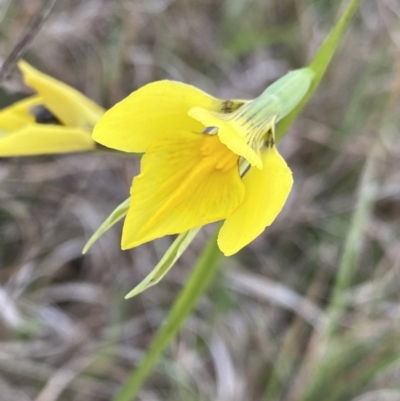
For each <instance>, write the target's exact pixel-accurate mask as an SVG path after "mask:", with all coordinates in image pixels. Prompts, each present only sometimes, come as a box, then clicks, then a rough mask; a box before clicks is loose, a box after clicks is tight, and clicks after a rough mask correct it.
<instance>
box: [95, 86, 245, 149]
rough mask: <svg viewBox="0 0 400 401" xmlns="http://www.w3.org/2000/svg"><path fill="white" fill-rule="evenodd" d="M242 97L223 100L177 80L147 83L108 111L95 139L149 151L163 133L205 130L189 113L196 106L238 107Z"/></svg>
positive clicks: (214, 107) (100, 123)
mask: <svg viewBox="0 0 400 401" xmlns="http://www.w3.org/2000/svg"><path fill="white" fill-rule="evenodd" d="M242 104H243V101H241V100H220V99H216V98H214V97H212V96H210V95H208V94H207V93H205V92H203V91H201V90H200V89H197V88H196V87H194V86H191V85H186V84H183V83H181V82H175V81H167V80H165V81H157V82H153V83H150V84H148V85H145V86H143V87H142V88H140V89H138V90H137V91H135V92H133V93H132V94H130V95H129V96H128V97H127V98H125V99H123V100H122V101H120V102H119V103H117V104H116V105H115V106H114V107H112V108H111V109H110V110H108V111H107V112H106V114H105V115H104V116H103V117H102V119H101V120H100V121H99V122H98V123H97V125H96V126H95V128H94V131H93V139H94V140H95V141H97V142H99V143H101V144H102V145H105V146H107V147H109V148H114V149H118V150H121V151H125V152H139V153H141V152H145V151H146V150H147V148H148V146H149V145H150V143H151V142H152V141H153V140H154V138H155V137H156V136H157V135H159V134H167V135H168V134H170V135H172V136H173V135H174V134H175V132H178V131H181V130H184V131H193V132H202V131H203V130H204V126H203V125H202V124H201V123H200V122H198V121H196V120H194V119H193V118H191V117H189V116H188V111H189V109H191V108H192V107H195V106H199V107H203V108H205V109H207V110H214V111H224V110H228V111H231V110H234V109H236V108H237V107H239V106H240V105H242Z"/></svg>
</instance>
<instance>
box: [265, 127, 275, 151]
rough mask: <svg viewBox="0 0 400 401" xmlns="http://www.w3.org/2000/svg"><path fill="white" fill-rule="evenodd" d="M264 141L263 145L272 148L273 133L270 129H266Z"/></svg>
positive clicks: (273, 142) (273, 143) (273, 144)
mask: <svg viewBox="0 0 400 401" xmlns="http://www.w3.org/2000/svg"><path fill="white" fill-rule="evenodd" d="M264 143H265V146H266V147H267V148H271V149H272V148H273V147H274V146H275V141H274V135H273V133H272V130H269V131H268V133H267V138H266V140H265V142H264Z"/></svg>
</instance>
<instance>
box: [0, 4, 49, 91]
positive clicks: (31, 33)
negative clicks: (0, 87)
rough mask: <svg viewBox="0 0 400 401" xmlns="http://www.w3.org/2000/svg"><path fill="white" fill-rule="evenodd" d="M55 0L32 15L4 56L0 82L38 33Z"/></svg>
mask: <svg viewBox="0 0 400 401" xmlns="http://www.w3.org/2000/svg"><path fill="white" fill-rule="evenodd" d="M56 1H57V0H48V1H47V3H45V4H44V5H43V6H42V7H41V8H40V9H39V11H37V12H36V14H35V15H34V16H33V17H32V19H31V20H30V22H29V24H28V26H27V28H26V30H25V32H24V33H23V35H22V37H21V38H20V40H19V41H18V42H17V44H16V45H15V46H14V48H13V49H12V50H11V53H10V54H9V55H8V56H7V57H6V58H5V60H4V63H3V65H2V66H1V69H0V83H1V82H3V80H4V79H6V78H7V77H8V75H9V74H10V72H11V70H12V69H13V68H14V66H15V64H16V63H17V61H18V60H19V58H20V57H22V55H23V54H24V53H25V52H26V50H27V49H28V47H29V45H30V44H31V43H32V41H33V39H34V38H35V37H36V35H37V34H38V33H39V31H40V29H41V28H42V26H43V25H44V23H45V22H46V19H47V17H48V16H49V13H50V11H51V9H52V8H53V6H54V4H55V3H56Z"/></svg>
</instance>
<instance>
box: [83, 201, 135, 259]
mask: <svg viewBox="0 0 400 401" xmlns="http://www.w3.org/2000/svg"><path fill="white" fill-rule="evenodd" d="M130 200H131V199H130V198H128V199H126V200H124V201H123V202H122V203H121V204H120V205H119V206H117V208H116V209H115V210H114V211H113V212H112V213H111V214H110V215H109V216H108V217H107V219H106V220H104V222H103V223H102V225H101V226H100V227H99V228H98V229H97V230H96V231H95V233H94V234H93V235H92V236H91V237H90V238H89V241H88V242H86V244H85V246H84V248H83V251H82V253H83V254H85V253H86V252H87V251H88V250H89V249H90V247H91V246H92V245H93V244H94V243H95V242H96V241H97V240H98V239H99V238H100V237H101V236H102V235H103V234H104V233H105V232H106V231H108V230H109V229H110V228H111V227H112V226H113V225H114V224H116V223H118V222H119V221H120V220H121V219H123V218H124V217H125V216H126V214H127V213H128V209H129V203H130Z"/></svg>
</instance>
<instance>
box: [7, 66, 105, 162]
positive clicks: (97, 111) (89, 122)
mask: <svg viewBox="0 0 400 401" xmlns="http://www.w3.org/2000/svg"><path fill="white" fill-rule="evenodd" d="M18 67H19V69H20V70H21V72H22V74H23V78H24V81H25V83H26V84H27V85H28V86H30V87H31V88H33V89H34V90H35V91H36V92H37V95H33V96H30V97H28V98H27V99H24V100H21V101H19V102H16V103H14V104H13V105H11V106H9V107H7V108H5V109H3V110H1V111H0V157H9V156H28V155H41V154H49V153H67V152H77V151H84V150H91V149H94V148H95V146H96V143H95V142H94V141H93V139H92V138H91V135H90V134H91V132H92V129H93V126H94V125H95V123H96V122H97V121H98V120H99V118H100V117H101V116H102V115H103V114H104V109H103V108H102V107H100V106H99V105H97V104H96V103H95V102H93V101H92V100H90V99H88V98H87V97H86V96H84V95H83V94H82V93H80V92H78V91H77V90H76V89H74V88H71V87H70V86H68V85H66V84H64V83H63V82H60V81H58V80H56V79H55V78H52V77H50V76H48V75H46V74H44V73H42V72H40V71H38V70H36V69H35V68H33V67H32V66H31V65H29V64H28V63H27V62H25V61H22V60H21V61H19V63H18Z"/></svg>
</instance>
